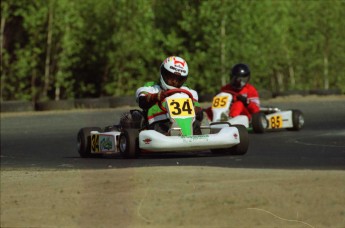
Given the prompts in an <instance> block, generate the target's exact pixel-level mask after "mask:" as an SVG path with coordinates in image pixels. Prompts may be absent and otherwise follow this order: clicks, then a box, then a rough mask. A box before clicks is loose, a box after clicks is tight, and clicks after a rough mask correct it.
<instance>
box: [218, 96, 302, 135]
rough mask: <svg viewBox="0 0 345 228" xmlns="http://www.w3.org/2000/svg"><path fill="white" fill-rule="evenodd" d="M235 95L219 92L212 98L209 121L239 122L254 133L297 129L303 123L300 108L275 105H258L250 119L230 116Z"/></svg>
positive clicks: (243, 116) (244, 116)
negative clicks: (289, 108)
mask: <svg viewBox="0 0 345 228" xmlns="http://www.w3.org/2000/svg"><path fill="white" fill-rule="evenodd" d="M236 95H237V94H232V93H226V92H221V93H219V94H217V95H216V96H215V97H214V98H213V101H212V113H213V119H212V120H211V122H217V121H225V122H228V123H230V124H240V125H243V126H245V127H246V128H248V129H253V131H254V132H255V133H264V132H265V131H268V130H277V129H287V130H295V131H298V130H300V129H301V128H302V127H303V125H304V116H303V113H302V112H301V111H300V110H280V109H279V108H276V107H260V112H258V113H255V114H253V115H252V119H251V121H249V119H248V117H247V116H246V115H239V116H236V117H233V118H230V117H229V115H228V113H229V110H230V107H231V103H232V100H233V97H234V96H236Z"/></svg>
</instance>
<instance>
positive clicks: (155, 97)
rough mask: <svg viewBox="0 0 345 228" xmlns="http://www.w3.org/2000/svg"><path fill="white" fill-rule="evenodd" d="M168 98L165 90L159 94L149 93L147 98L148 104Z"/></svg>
mask: <svg viewBox="0 0 345 228" xmlns="http://www.w3.org/2000/svg"><path fill="white" fill-rule="evenodd" d="M166 97H167V95H166V93H165V91H164V90H161V91H159V92H158V93H149V94H148V95H147V96H146V100H147V102H157V101H163V100H164V99H165V98H166Z"/></svg>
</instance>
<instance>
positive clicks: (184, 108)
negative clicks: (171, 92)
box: [167, 98, 195, 118]
mask: <svg viewBox="0 0 345 228" xmlns="http://www.w3.org/2000/svg"><path fill="white" fill-rule="evenodd" d="M167 102H168V108H169V114H170V117H172V118H176V117H177V118H179V117H194V116H195V112H194V106H193V103H192V99H190V98H169V99H168V101H167Z"/></svg>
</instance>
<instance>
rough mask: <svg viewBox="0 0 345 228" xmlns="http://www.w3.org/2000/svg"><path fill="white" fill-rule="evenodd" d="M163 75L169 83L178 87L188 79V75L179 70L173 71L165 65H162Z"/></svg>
mask: <svg viewBox="0 0 345 228" xmlns="http://www.w3.org/2000/svg"><path fill="white" fill-rule="evenodd" d="M161 75H162V77H163V80H164V82H165V83H166V84H167V85H169V86H173V87H176V88H180V87H181V86H182V85H183V83H185V82H186V80H187V76H181V74H179V73H178V72H175V73H172V72H170V71H168V70H167V69H165V67H164V66H163V65H162V66H161Z"/></svg>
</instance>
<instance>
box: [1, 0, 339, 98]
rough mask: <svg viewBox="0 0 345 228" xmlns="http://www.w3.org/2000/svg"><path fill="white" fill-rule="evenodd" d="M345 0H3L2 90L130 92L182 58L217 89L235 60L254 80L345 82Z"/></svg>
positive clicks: (60, 94) (326, 85)
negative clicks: (174, 57) (167, 62)
mask: <svg viewBox="0 0 345 228" xmlns="http://www.w3.org/2000/svg"><path fill="white" fill-rule="evenodd" d="M344 15H345V1H344V0H169V1H159V0H97V1H94V0H3V1H2V2H1V37H0V41H1V100H2V101H5V100H31V101H44V100H61V99H75V98H87V97H102V96H120V95H132V94H134V93H135V91H136V89H137V88H138V87H140V86H142V85H143V84H144V83H145V82H147V81H152V80H157V79H158V78H159V66H160V64H161V62H162V61H163V60H164V59H165V58H166V57H167V56H170V55H178V56H181V57H183V58H185V59H186V60H187V62H188V65H189V70H190V74H189V78H188V81H187V83H188V85H189V86H190V87H192V88H194V89H196V90H197V91H198V92H199V93H201V94H203V93H215V92H217V91H218V89H219V88H220V86H221V85H223V84H225V83H227V82H228V81H229V71H230V68H231V66H232V65H234V64H236V63H238V62H244V63H247V64H248V65H249V66H250V68H251V70H252V78H251V82H252V83H253V84H254V85H256V87H257V88H258V89H267V90H269V91H272V92H281V91H288V90H312V89H340V90H341V91H342V92H345V73H344V69H343V68H344V65H345V42H344V40H345V29H344V28H345V20H344V19H343V17H344Z"/></svg>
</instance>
